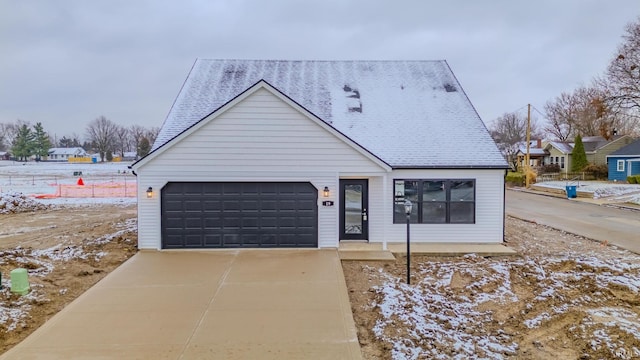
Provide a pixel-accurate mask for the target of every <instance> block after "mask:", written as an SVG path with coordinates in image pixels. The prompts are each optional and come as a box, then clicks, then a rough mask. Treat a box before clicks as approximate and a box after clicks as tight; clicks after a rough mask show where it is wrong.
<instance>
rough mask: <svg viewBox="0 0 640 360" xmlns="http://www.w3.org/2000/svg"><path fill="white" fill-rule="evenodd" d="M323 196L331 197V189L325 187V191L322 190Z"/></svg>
mask: <svg viewBox="0 0 640 360" xmlns="http://www.w3.org/2000/svg"><path fill="white" fill-rule="evenodd" d="M322 196H324V197H329V187H328V186H325V187H324V190H322Z"/></svg>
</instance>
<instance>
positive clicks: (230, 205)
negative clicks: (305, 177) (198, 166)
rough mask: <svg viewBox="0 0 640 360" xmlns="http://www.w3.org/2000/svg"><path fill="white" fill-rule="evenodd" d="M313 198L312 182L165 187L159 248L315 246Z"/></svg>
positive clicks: (316, 230) (175, 184)
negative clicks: (160, 246) (161, 245)
mask: <svg viewBox="0 0 640 360" xmlns="http://www.w3.org/2000/svg"><path fill="white" fill-rule="evenodd" d="M317 196H318V192H317V189H316V188H315V187H313V185H311V184H310V183H169V184H167V185H166V186H165V187H164V188H163V189H162V195H161V203H162V238H163V240H162V243H163V247H164V248H200V247H206V248H222V247H317V244H318V228H317V227H318V225H317V224H318V208H317V200H318V199H317Z"/></svg>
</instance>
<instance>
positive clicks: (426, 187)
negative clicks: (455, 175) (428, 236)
mask: <svg viewBox="0 0 640 360" xmlns="http://www.w3.org/2000/svg"><path fill="white" fill-rule="evenodd" d="M394 186H395V188H394V190H395V191H394V194H395V198H394V221H393V222H394V223H395V224H400V223H404V222H406V215H405V213H404V201H405V200H407V199H408V200H410V201H411V202H412V203H413V210H412V212H411V215H410V222H411V223H423V224H446V223H449V224H451V223H458V224H475V221H476V219H475V190H476V181H475V179H419V180H414V179H411V180H410V179H394ZM399 186H400V187H401V188H399Z"/></svg>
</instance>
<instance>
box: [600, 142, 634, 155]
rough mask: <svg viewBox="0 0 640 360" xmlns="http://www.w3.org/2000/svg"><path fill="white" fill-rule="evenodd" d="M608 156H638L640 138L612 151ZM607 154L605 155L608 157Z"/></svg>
mask: <svg viewBox="0 0 640 360" xmlns="http://www.w3.org/2000/svg"><path fill="white" fill-rule="evenodd" d="M609 156H640V139H639V140H636V141H634V142H632V143H631V144H629V145H627V146H623V147H621V148H620V149H618V150H616V151H614V152H612V153H611V154H610V155H609ZM609 156H607V157H609Z"/></svg>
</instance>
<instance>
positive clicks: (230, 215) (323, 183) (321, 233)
mask: <svg viewBox="0 0 640 360" xmlns="http://www.w3.org/2000/svg"><path fill="white" fill-rule="evenodd" d="M470 149H473V151H470ZM131 168H132V170H133V171H134V173H135V174H136V175H137V177H138V189H139V190H138V191H139V193H138V244H139V247H140V248H141V249H179V248H180V249H181V248H236V247H237V248H244V247H256V248H263V247H264V248H272V247H310V248H335V247H338V246H339V244H340V242H341V241H368V242H372V243H382V244H383V246H385V247H386V244H387V243H389V242H402V241H405V237H406V215H405V210H404V203H405V201H407V200H409V201H411V202H412V204H413V207H412V212H411V214H410V221H411V223H412V226H411V239H412V241H413V242H435V243H499V242H502V241H503V235H504V176H505V171H506V169H507V163H506V162H505V160H504V158H503V157H502V155H501V153H500V151H499V150H498V148H497V146H496V145H495V143H494V141H493V140H492V138H491V136H490V135H489V132H488V131H487V129H486V127H485V125H484V124H483V122H482V120H481V119H480V117H479V116H478V114H477V112H476V111H475V109H474V107H473V105H472V104H471V102H470V101H469V99H468V97H467V95H466V94H465V93H464V91H463V89H462V87H461V86H460V83H459V82H458V80H457V79H456V78H455V76H454V75H453V73H452V71H451V69H450V68H449V66H448V64H447V63H446V62H445V61H272V60H208V59H198V60H196V62H195V63H194V65H193V67H192V69H191V71H190V73H189V75H188V77H187V79H186V80H185V82H184V84H183V86H182V89H181V90H180V92H179V94H178V96H177V98H176V100H175V101H174V103H173V106H172V107H171V109H170V111H169V114H168V116H167V118H166V119H165V122H164V124H163V126H162V128H161V130H160V133H159V135H158V137H157V139H156V141H155V143H154V145H153V147H152V151H151V152H150V153H149V154H148V155H147V156H145V157H143V158H142V159H140V160H138V161H136V162H135V163H134V164H132V165H131Z"/></svg>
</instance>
